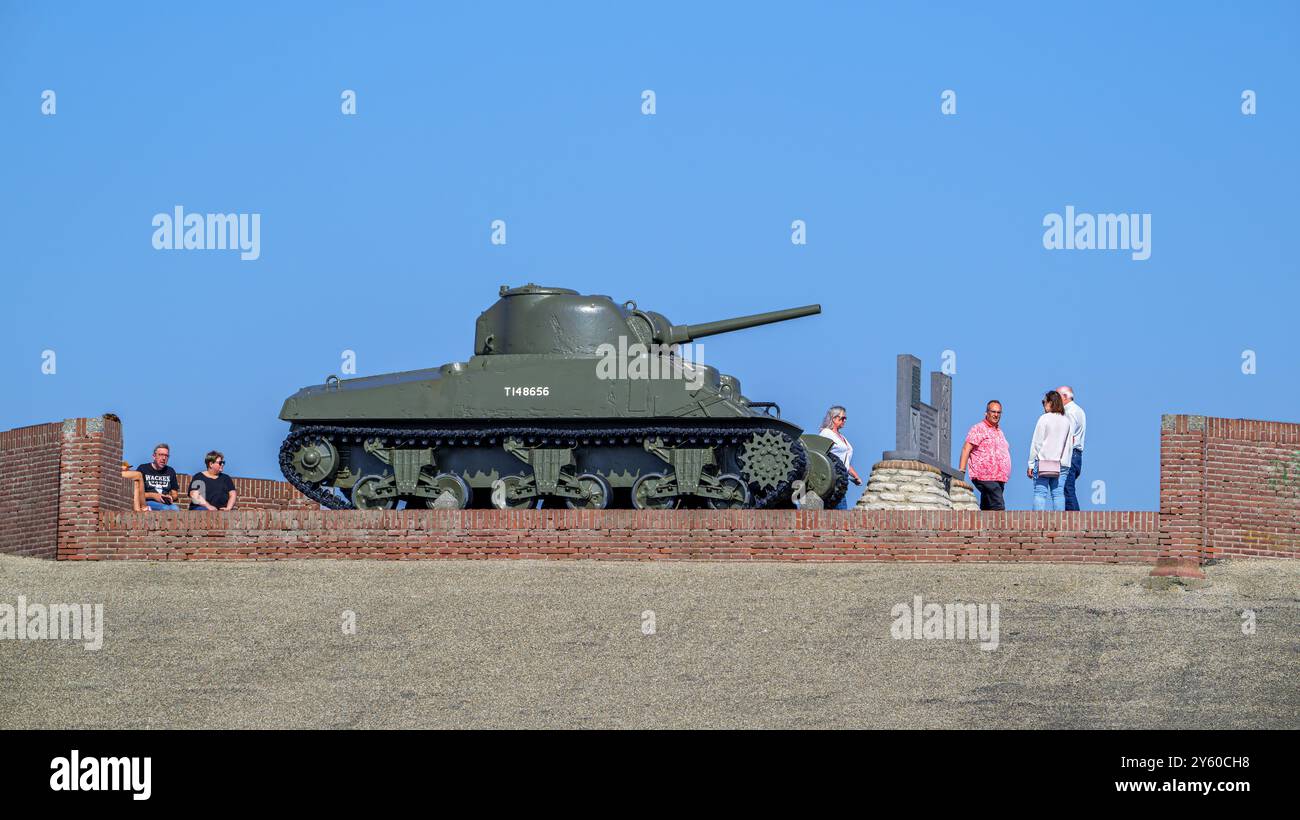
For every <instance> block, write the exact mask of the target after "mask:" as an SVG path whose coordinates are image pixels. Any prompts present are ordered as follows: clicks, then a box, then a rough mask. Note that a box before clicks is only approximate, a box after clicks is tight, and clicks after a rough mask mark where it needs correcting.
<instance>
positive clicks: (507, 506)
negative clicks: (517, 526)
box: [492, 475, 537, 510]
mask: <svg viewBox="0 0 1300 820" xmlns="http://www.w3.org/2000/svg"><path fill="white" fill-rule="evenodd" d="M524 484H525V482H524V478H523V476H517V475H508V476H506V477H505V478H500V479H497V480H496V481H494V482H492V506H493V507H496V508H497V509H498V510H530V509H532V508H533V507H534V506H535V505H536V504H537V496H536V495H526V496H524V497H523V498H518V497H516V496H517V495H518V493H519V491H520V490H521V489H522V488H523V487H524Z"/></svg>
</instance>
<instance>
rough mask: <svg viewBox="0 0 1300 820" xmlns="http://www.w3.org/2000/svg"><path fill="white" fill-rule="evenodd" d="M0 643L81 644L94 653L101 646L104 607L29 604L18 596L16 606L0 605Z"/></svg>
mask: <svg viewBox="0 0 1300 820" xmlns="http://www.w3.org/2000/svg"><path fill="white" fill-rule="evenodd" d="M0 640H8V641H82V642H83V643H82V647H83V648H84V649H86V650H87V651H89V652H94V651H96V650H98V649H100V648H101V647H103V645H104V605H103V604H94V605H93V606H92V605H91V604H29V603H27V598H26V596H23V595H19V596H18V604H17V605H16V606H15V605H12V604H7V603H0Z"/></svg>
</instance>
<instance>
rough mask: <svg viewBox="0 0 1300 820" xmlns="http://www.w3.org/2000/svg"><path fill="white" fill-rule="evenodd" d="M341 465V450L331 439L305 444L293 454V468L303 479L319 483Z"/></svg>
mask: <svg viewBox="0 0 1300 820" xmlns="http://www.w3.org/2000/svg"><path fill="white" fill-rule="evenodd" d="M338 466H339V451H338V449H336V448H335V447H334V445H333V444H331V443H330V441H329V439H324V438H322V439H317V440H316V441H314V442H312V443H310V444H304V445H302V446H301V447H299V448H298V449H297V451H295V452H294V454H293V469H294V470H295V471H296V472H297V473H298V475H299V477H301V478H302V480H303V481H306V482H308V483H311V484H317V483H319V482H321V481H325V480H326V479H328V478H329V477H330V476H332V475H334V471H335V470H336V469H338Z"/></svg>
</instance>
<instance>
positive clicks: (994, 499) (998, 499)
mask: <svg viewBox="0 0 1300 820" xmlns="http://www.w3.org/2000/svg"><path fill="white" fill-rule="evenodd" d="M970 483H972V484H974V485H975V489H977V490H979V491H980V509H981V510H1005V509H1006V508H1007V507H1006V505H1005V504H1003V503H1002V488H1003V487H1005V486H1006V484H1007V483H1006V482H1005V481H980V480H979V479H978V478H972V479H971V480H970Z"/></svg>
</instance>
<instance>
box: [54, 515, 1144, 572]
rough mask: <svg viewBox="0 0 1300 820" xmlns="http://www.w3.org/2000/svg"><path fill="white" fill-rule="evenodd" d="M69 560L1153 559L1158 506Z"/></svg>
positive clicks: (348, 533)
mask: <svg viewBox="0 0 1300 820" xmlns="http://www.w3.org/2000/svg"><path fill="white" fill-rule="evenodd" d="M100 519H101V522H100V523H101V526H100V528H99V530H98V532H97V533H96V534H95V535H94V536H93V537H92V538H88V539H87V540H85V541H83V542H82V544H81V549H80V550H79V551H78V552H77V553H76V554H68V555H62V554H61V557H66V558H75V559H98V558H144V559H152V560H168V559H188V558H225V559H229V558H236V559H267V558H271V559H274V558H390V559H412V558H607V559H610V558H612V559H630V560H656V559H692V558H694V559H701V558H702V559H740V560H752V559H765V560H772V559H784V560H801V559H802V560H823V561H828V560H830V561H834V560H839V561H862V560H880V561H889V560H896V561H962V560H967V561H1073V562H1135V563H1144V564H1145V563H1151V562H1153V561H1155V559H1156V555H1157V552H1158V546H1157V542H1156V541H1157V533H1158V529H1159V524H1158V521H1157V514H1156V513H1154V512H1091V511H1090V512H1077V513H1041V512H1006V513H979V512H930V511H893V510H876V511H850V512H836V511H829V512H803V511H797V510H737V511H729V512H715V511H712V510H679V511H673V512H651V511H634V510H601V511H580V510H523V511H514V510H464V511H462V510H452V511H448V510H418V511H415V510H413V511H409V512H408V511H404V510H403V511H366V512H361V511H351V510H349V511H344V512H326V511H319V510H318V511H311V512H297V511H274V512H270V511H268V512H238V511H236V512H233V513H215V512H204V513H105V514H103V515H101V516H100Z"/></svg>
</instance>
